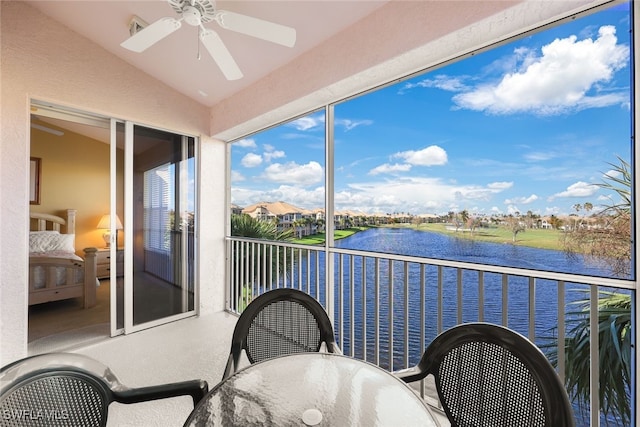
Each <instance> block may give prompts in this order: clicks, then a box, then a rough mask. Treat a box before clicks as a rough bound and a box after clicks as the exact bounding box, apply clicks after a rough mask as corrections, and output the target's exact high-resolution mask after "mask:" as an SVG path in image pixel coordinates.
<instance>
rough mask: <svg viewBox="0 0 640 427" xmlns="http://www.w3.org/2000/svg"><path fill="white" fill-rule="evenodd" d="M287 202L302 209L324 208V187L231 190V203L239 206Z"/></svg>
mask: <svg viewBox="0 0 640 427" xmlns="http://www.w3.org/2000/svg"><path fill="white" fill-rule="evenodd" d="M263 200H267V201H277V200H285V201H287V202H289V203H291V204H293V205H295V206H298V207H301V208H309V209H312V208H319V207H323V206H324V187H323V186H319V187H316V188H311V189H306V188H303V187H299V186H295V185H280V186H279V187H276V188H273V189H264V190H253V189H247V188H242V187H239V186H236V187H232V189H231V202H232V203H235V204H236V205H238V206H243V207H244V206H249V205H251V204H253V203H256V202H258V201H263Z"/></svg>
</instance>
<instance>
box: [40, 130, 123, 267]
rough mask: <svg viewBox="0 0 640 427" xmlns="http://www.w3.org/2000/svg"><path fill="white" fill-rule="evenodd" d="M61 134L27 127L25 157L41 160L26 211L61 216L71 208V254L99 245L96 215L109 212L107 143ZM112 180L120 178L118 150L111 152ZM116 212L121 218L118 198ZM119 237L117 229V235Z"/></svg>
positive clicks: (81, 252) (120, 162)
mask: <svg viewBox="0 0 640 427" xmlns="http://www.w3.org/2000/svg"><path fill="white" fill-rule="evenodd" d="M47 126H48V127H50V128H52V129H57V130H61V131H63V132H64V135H61V136H57V135H53V134H51V133H48V132H45V131H42V130H38V129H31V157H38V158H40V159H41V166H40V167H41V176H40V204H37V205H30V210H31V211H32V212H40V213H48V214H54V215H58V216H62V217H64V216H65V211H66V210H67V209H77V211H78V212H77V215H76V252H77V254H78V255H80V256H82V255H83V251H82V249H84V248H87V247H97V248H102V247H104V246H105V242H104V239H103V238H102V235H103V234H104V232H105V230H99V229H97V228H96V225H98V221H100V218H101V217H102V215H104V214H106V213H108V212H109V183H110V161H109V159H110V157H109V156H110V150H109V145H108V144H105V143H103V142H101V141H97V140H95V139H91V138H88V137H85V136H83V135H79V134H77V133H74V132H70V131H68V130H64V129H61V128H57V127H56V126H52V125H47ZM117 156H118V161H117V165H118V166H119V168H118V173H117V181H118V186H119V187H120V186H122V182H123V179H124V168H123V165H124V152H123V151H122V150H117ZM116 212H117V214H118V216H119V217H120V218H124V204H123V201H122V200H118V203H117V207H116ZM118 238H119V239H120V241H121V242H122V241H124V240H122V239H123V238H124V236H123V234H122V232H120V236H119V237H118Z"/></svg>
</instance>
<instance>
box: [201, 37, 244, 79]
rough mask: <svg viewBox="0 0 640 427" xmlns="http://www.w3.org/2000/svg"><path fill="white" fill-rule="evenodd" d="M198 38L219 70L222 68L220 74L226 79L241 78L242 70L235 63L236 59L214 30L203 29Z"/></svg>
mask: <svg viewBox="0 0 640 427" xmlns="http://www.w3.org/2000/svg"><path fill="white" fill-rule="evenodd" d="M200 40H202V44H203V45H204V47H205V48H206V49H207V51H208V52H209V55H211V57H212V58H213V60H214V61H216V64H218V67H220V70H222V74H224V76H225V77H226V78H227V80H238V79H240V78H242V71H240V68H239V67H238V64H236V61H235V60H234V59H233V57H232V56H231V53H229V50H228V49H227V47H226V46H225V45H224V43H223V42H222V39H221V38H220V36H219V35H218V33H216V32H215V31H212V30H208V29H203V30H202V31H200Z"/></svg>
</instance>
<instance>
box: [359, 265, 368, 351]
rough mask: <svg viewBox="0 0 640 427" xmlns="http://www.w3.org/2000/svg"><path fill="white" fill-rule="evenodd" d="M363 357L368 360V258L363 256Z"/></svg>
mask: <svg viewBox="0 0 640 427" xmlns="http://www.w3.org/2000/svg"><path fill="white" fill-rule="evenodd" d="M360 286H362V318H361V321H360V322H361V323H360V324H361V325H362V359H363V360H367V259H366V258H365V257H364V255H363V256H362V283H361V284H360Z"/></svg>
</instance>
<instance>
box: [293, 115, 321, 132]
mask: <svg viewBox="0 0 640 427" xmlns="http://www.w3.org/2000/svg"><path fill="white" fill-rule="evenodd" d="M287 125H288V126H292V127H294V128H296V129H297V130H302V131H304V130H310V129H315V128H318V127H320V126H324V115H319V116H315V117H312V116H305V117H300V118H299V119H295V120H293V121H291V122H289V123H288V124H287Z"/></svg>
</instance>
